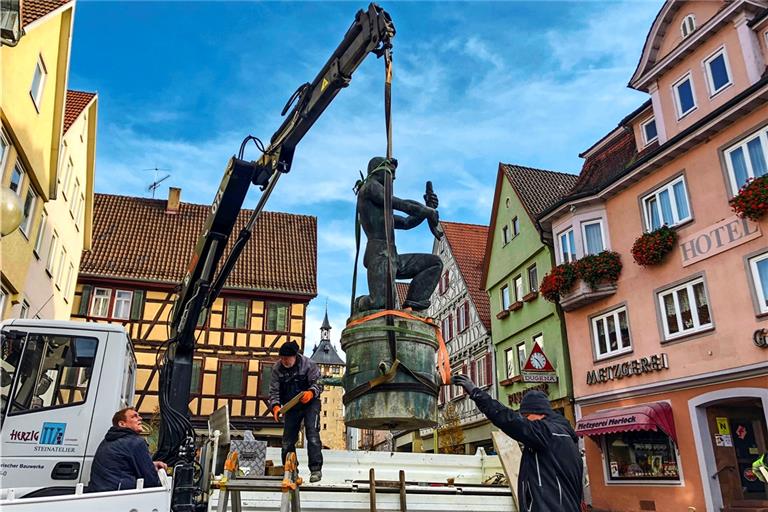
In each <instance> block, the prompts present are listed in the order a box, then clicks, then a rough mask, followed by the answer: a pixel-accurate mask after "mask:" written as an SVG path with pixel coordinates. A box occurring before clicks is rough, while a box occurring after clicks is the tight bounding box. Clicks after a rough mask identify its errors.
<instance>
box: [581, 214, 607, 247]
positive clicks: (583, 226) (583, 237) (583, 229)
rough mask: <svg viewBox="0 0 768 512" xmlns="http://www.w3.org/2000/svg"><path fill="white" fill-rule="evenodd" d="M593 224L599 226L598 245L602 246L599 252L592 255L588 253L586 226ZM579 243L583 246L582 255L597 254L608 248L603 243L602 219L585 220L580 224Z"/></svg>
mask: <svg viewBox="0 0 768 512" xmlns="http://www.w3.org/2000/svg"><path fill="white" fill-rule="evenodd" d="M593 224H597V225H599V226H600V244H601V245H602V246H603V248H602V249H600V250H599V251H597V252H595V253H592V252H589V248H588V247H587V226H592V225H593ZM581 241H582V243H583V245H584V251H583V252H584V255H585V256H586V255H590V254H599V253H601V252H603V251H607V250H608V246H607V245H606V243H605V230H604V229H603V219H593V220H587V221H584V222H582V223H581Z"/></svg>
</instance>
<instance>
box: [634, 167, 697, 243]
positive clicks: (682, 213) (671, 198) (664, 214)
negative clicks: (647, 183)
mask: <svg viewBox="0 0 768 512" xmlns="http://www.w3.org/2000/svg"><path fill="white" fill-rule="evenodd" d="M643 217H644V220H645V229H646V231H653V230H655V229H659V228H660V227H661V226H663V225H667V226H669V227H673V226H677V225H679V224H682V223H683V222H687V221H689V220H691V219H692V218H693V217H692V216H691V208H690V207H689V206H688V190H687V187H686V184H685V177H684V176H680V177H679V178H676V179H674V180H672V181H670V182H669V183H667V184H666V185H664V186H662V187H659V188H658V189H656V190H654V191H653V192H651V193H650V194H648V195H646V196H645V197H643Z"/></svg>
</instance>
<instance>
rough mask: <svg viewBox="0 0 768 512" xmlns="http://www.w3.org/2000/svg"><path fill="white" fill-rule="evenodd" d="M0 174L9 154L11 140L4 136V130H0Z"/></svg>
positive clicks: (3, 169) (0, 174)
mask: <svg viewBox="0 0 768 512" xmlns="http://www.w3.org/2000/svg"><path fill="white" fill-rule="evenodd" d="M0 149H1V150H2V153H0V176H2V175H3V174H4V172H5V164H6V163H7V162H8V156H9V155H10V154H11V142H10V141H9V140H8V137H6V136H5V132H3V131H2V130H0Z"/></svg>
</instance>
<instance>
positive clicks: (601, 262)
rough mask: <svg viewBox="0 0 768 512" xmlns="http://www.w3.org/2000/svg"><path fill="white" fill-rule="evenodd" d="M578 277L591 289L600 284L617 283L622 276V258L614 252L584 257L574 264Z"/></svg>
mask: <svg viewBox="0 0 768 512" xmlns="http://www.w3.org/2000/svg"><path fill="white" fill-rule="evenodd" d="M573 265H574V267H576V275H577V276H578V277H579V279H581V280H582V281H584V282H585V283H587V284H588V285H589V287H590V288H595V287H597V285H598V284H600V283H606V282H607V283H615V282H616V281H618V280H619V276H620V275H621V256H619V253H617V252H613V251H603V252H601V253H598V254H590V255H589V256H584V257H583V258H581V259H580V260H578V261H576V262H575V263H574V264H573Z"/></svg>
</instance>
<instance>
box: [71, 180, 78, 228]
mask: <svg viewBox="0 0 768 512" xmlns="http://www.w3.org/2000/svg"><path fill="white" fill-rule="evenodd" d="M79 196H80V179H79V178H75V188H74V189H73V190H72V200H71V201H70V202H69V215H70V216H72V218H73V219H75V209H76V208H77V198H78V197H79Z"/></svg>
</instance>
